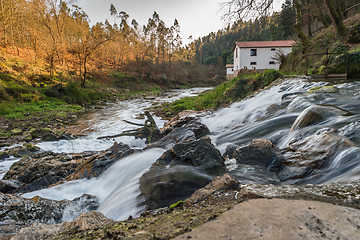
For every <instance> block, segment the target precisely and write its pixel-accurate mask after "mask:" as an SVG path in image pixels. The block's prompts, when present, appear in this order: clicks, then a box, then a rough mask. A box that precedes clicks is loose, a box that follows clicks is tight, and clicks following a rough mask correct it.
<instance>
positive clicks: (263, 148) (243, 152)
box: [233, 139, 283, 171]
mask: <svg viewBox="0 0 360 240" xmlns="http://www.w3.org/2000/svg"><path fill="white" fill-rule="evenodd" d="M233 156H234V158H235V159H236V162H237V163H240V164H249V165H260V166H264V167H266V168H269V169H270V170H271V171H277V170H279V169H280V168H281V166H282V164H283V157H282V155H281V153H280V149H279V148H278V147H276V146H275V145H274V144H273V143H272V142H271V141H270V140H264V139H255V140H252V141H251V143H250V144H248V145H246V146H243V147H238V148H237V149H236V150H235V151H234V153H233Z"/></svg>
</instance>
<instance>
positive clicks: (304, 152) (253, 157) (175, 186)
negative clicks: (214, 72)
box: [1, 79, 360, 239]
mask: <svg viewBox="0 0 360 240" xmlns="http://www.w3.org/2000/svg"><path fill="white" fill-rule="evenodd" d="M327 84H328V83H325V82H311V81H307V80H305V79H292V80H289V79H287V80H283V79H281V80H278V84H275V83H274V85H273V86H271V87H269V88H268V89H267V90H264V91H261V92H259V93H258V94H254V95H253V96H248V97H247V98H246V99H245V100H243V101H240V102H236V103H234V104H232V105H231V106H229V107H228V108H225V109H221V110H218V111H216V112H200V113H197V112H187V114H184V116H183V117H179V118H177V119H174V121H173V122H171V123H169V124H166V126H165V128H164V135H162V136H161V139H160V140H159V141H157V142H153V143H152V144H149V145H147V146H146V147H145V146H143V147H141V149H140V151H139V148H137V149H136V148H134V147H130V146H127V145H126V144H124V143H113V146H112V147H111V148H108V149H106V150H103V151H101V152H98V151H88V150H90V149H89V148H90V147H89V146H90V145H89V143H91V144H92V145H91V146H92V149H94V148H95V147H96V145H98V144H99V142H98V141H96V140H94V138H89V139H88V140H86V139H83V140H81V139H79V141H80V140H81V141H84V145H86V148H84V151H86V152H83V153H81V154H73V153H72V152H73V151H71V150H70V151H69V153H66V154H60V153H59V154H55V153H52V152H43V153H39V154H36V155H32V156H29V157H26V158H23V159H21V160H20V161H19V162H18V163H16V164H14V165H13V167H12V169H11V171H9V173H8V174H7V175H6V178H4V179H6V181H2V183H5V184H8V185H7V190H9V192H11V191H13V192H17V193H23V192H28V191H29V189H32V190H39V189H43V190H42V191H37V192H33V193H30V194H26V195H25V196H28V197H34V196H36V195H40V196H43V197H46V198H52V199H54V196H55V195H58V196H59V197H60V198H56V199H58V200H61V199H63V198H64V197H65V195H67V196H66V198H67V199H68V200H66V201H65V202H63V201H55V200H46V199H43V198H39V197H35V198H32V199H30V200H25V199H23V200H21V199H17V200H15V199H14V200H11V199H12V198H13V197H15V195H9V194H4V195H2V197H3V198H4V199H5V198H7V199H8V200H7V201H3V203H4V204H3V206H2V209H3V210H4V212H7V213H8V214H6V215H3V217H4V219H2V220H1V221H5V217H6V218H7V219H6V220H7V221H8V222H7V224H9V225H11V224H12V223H14V224H15V225H16V224H17V225H19V224H20V222H21V223H22V224H23V223H25V225H24V226H23V228H24V227H28V226H29V225H30V224H31V223H34V222H36V224H35V225H33V227H32V228H30V229H26V228H24V229H23V231H22V232H21V233H20V235H18V237H19V239H21V238H20V237H21V236H24V235H21V234H26V235H27V236H35V235H29V234H45V235H42V236H41V237H39V238H41V239H46V236H48V237H49V238H55V239H71V238H104V239H106V238H113V239H116V238H118V239H122V238H128V239H137V238H139V239H151V238H154V239H156V238H160V239H169V238H173V237H176V236H179V235H180V234H182V233H187V232H189V231H190V230H192V229H193V228H196V227H198V226H199V225H202V224H203V223H205V222H211V221H213V220H214V219H215V221H216V219H217V218H218V217H219V215H220V214H221V213H223V212H228V211H229V209H230V211H231V208H235V207H234V206H235V205H237V204H239V203H240V204H243V203H245V201H248V202H250V201H251V199H254V198H255V199H258V198H259V199H264V200H266V202H269V203H270V202H271V201H272V200H271V199H274V198H276V199H293V200H294V199H295V200H312V201H317V202H325V203H331V204H337V205H342V206H347V207H352V208H358V206H359V204H358V202H359V199H360V198H359V182H358V181H357V179H358V178H357V169H358V166H359V164H358V163H359V161H358V156H360V155H359V154H358V153H359V143H360V140H359V133H360V125H359V122H358V120H359V118H358V116H359V114H360V109H359V106H358V104H357V103H358V102H357V101H358V98H359V95H358V92H359V89H360V85H359V83H357V82H349V83H343V84H339V85H335V86H332V87H329V86H327ZM328 101H331V104H332V105H333V106H329V104H327V105H321V104H324V103H325V104H326V103H327V102H328ZM138 104H139V102H138V101H135V102H133V103H132V104H130V105H129V106H128V107H125V108H124V110H125V109H127V108H130V109H132V108H134V106H135V105H138ZM149 105H151V104H150V103H149V104H146V106H149ZM146 106H145V107H146ZM341 108H342V109H341ZM116 109H118V107H116ZM121 111H123V110H121ZM98 115H101V116H103V115H105V116H104V117H102V118H100V119H98V121H102V125H104V124H105V125H107V127H108V125H110V124H109V123H113V122H114V121H113V120H114V118H111V119H109V116H114V115H115V116H114V117H115V118H117V119H118V118H119V117H118V114H117V113H115V112H114V108H113V109H109V112H108V113H106V111H102V110H99V113H98ZM130 115H136V114H133V113H132V112H131V113H130V114H126V116H130ZM311 116H316V118H315V120H311ZM309 118H310V119H309ZM104 121H105V122H104ZM119 121H121V120H119ZM114 126H115V127H116V131H118V129H119V123H116V122H115V124H114ZM120 128H122V127H120ZM105 129H107V128H100V129H98V131H99V133H97V135H95V136H98V135H99V134H104V130H105ZM290 131H293V132H292V133H291V134H289V132H290ZM145 134H146V133H145ZM148 134H149V133H148ZM150 134H151V133H150ZM208 136H209V137H208ZM145 138H147V137H146V136H145ZM254 139H255V140H254ZM118 140H119V139H118ZM121 141H122V140H121ZM159 148H160V149H159ZM161 148H162V149H161ZM52 149H54V150H58V149H59V145H58V144H55V145H53V148H52ZM61 149H64V148H61ZM327 149H331V151H327ZM48 150H51V149H48ZM125 156H126V157H125ZM259 156H262V157H261V158H259ZM117 160H119V161H117ZM45 169H46V171H45V172H44V170H45ZM133 169H140V170H139V171H140V172H139V171H137V172H133ZM146 169H147V170H148V171H147V172H145V173H144V172H142V171H146ZM44 173H47V174H44ZM130 173H131V174H130ZM100 174H101V175H100ZM224 174H225V175H224ZM229 174H230V175H232V176H234V177H235V178H236V179H234V177H231V176H230V175H229ZM99 175H100V177H98V178H97V176H99ZM214 175H217V176H219V177H216V178H215V179H214ZM120 176H121V177H120ZM221 176H223V177H221ZM86 178H87V179H86ZM63 179H67V180H70V179H72V180H77V181H73V182H72V184H61V183H63ZM81 179H82V180H81ZM212 179H214V181H213V182H212V183H210V184H208V183H209V182H210V181H211V180H212ZM221 179H223V181H220V182H218V181H219V180H221ZM49 180H51V181H49ZM89 180H90V181H89ZM59 181H60V182H59ZM254 182H258V184H254ZM341 182H345V183H341ZM194 183H196V184H194ZM306 183H311V184H306ZM321 183H326V184H321ZM15 184H17V185H15ZM50 184H53V185H52V186H54V185H57V187H51V188H47V187H48V186H49V185H50ZM58 184H59V185H58ZM88 184H91V186H92V187H91V186H89V185H88ZM206 184H208V185H207V186H206V187H205V188H202V189H200V190H199V188H201V187H203V186H205V185H206ZM199 185H202V186H199ZM5 186H6V185H5ZM93 187H95V188H93ZM3 189H4V188H3ZM87 189H88V190H87ZM89 189H90V191H89ZM100 189H101V191H100ZM189 189H190V190H191V191H192V190H193V191H196V190H198V191H196V192H195V193H193V191H192V192H190V191H188V190H189ZM74 190H76V191H74ZM105 190H106V191H108V192H106V191H105ZM30 191H31V190H30ZM139 191H140V192H141V195H139V193H140V192H139ZM179 192H181V193H185V192H186V194H183V195H181V196H179V195H178V193H179ZM70 193H73V194H74V193H75V194H76V195H71V194H70ZM84 193H85V194H92V195H94V196H90V197H87V199H88V200H91V199H93V200H94V201H91V203H90V206H92V207H94V202H96V201H95V200H96V199H97V200H99V202H98V203H97V206H99V205H100V207H95V209H97V210H98V211H99V212H102V213H104V214H105V215H106V216H107V217H108V218H113V219H115V220H121V219H126V218H128V220H125V221H113V220H111V219H108V218H106V217H104V216H103V215H101V214H100V213H86V214H84V215H82V216H80V217H79V218H77V219H75V220H73V221H72V219H70V218H69V216H68V215H69V211H68V210H69V208H67V206H72V205H74V204H75V202H76V201H78V200H71V199H73V198H74V197H78V196H80V195H81V194H84ZM192 193H193V195H191V194H192ZM68 194H70V195H68ZM186 199H187V200H186ZM179 200H180V201H179ZM185 200H186V201H185ZM26 201H27V202H26ZM49 201H52V202H51V203H49ZM145 201H146V202H145ZM16 202H17V203H16ZM11 203H14V204H12V205H11ZM15 203H16V204H15ZM60 203H61V204H60ZM144 203H145V204H147V206H148V207H149V209H152V210H149V211H144V206H143V204H144ZM59 204H60V205H61V206H59V208H58V210H57V211H56V213H57V215H56V216H54V220H51V219H48V218H46V217H47V215H46V214H44V213H46V212H49V207H50V208H51V207H53V206H58V205H59ZM87 204H89V203H86V204H85V205H82V206H83V207H82V208H81V209H84V208H85V207H86V206H89V205H87ZM266 204H267V203H266ZM304 204H305V205H307V204H308V203H304ZM95 205H96V204H95ZM284 205H286V204H284ZM291 205H292V203H290V205H289V206H291ZM44 206H45V207H44ZM255 206H256V203H254V205H253V203H251V205H250V208H252V207H254V208H255ZM317 206H318V205H317ZM322 206H324V207H326V206H325V205H321V206H319V207H322ZM6 207H8V208H7V209H8V210H5V208H6ZM310 207H312V206H310ZM236 208H238V207H236ZM247 208H248V207H247ZM317 208H318V207H315V209H317ZM24 209H36V211H37V212H38V213H39V214H32V211H29V212H27V213H29V214H26V215H24V214H23V210H24ZM64 209H65V210H67V211H64ZM128 209H133V210H134V211H131V212H130V211H128ZM248 210H249V212H250V213H251V209H248ZM345 210H346V209H345ZM120 212H121V214H120ZM310 212H311V213H312V214H313V215H315V216H316V217H317V218H318V219H320V220H321V218H322V217H321V216H322V215H316V214H317V213H316V212H314V211H310ZM70 213H72V212H71V211H70ZM139 213H143V214H142V216H141V217H138V218H135V217H134V216H137V214H139ZM286 213H287V211H286V212H285V213H282V215H281V217H285V218H286V217H288V216H287V215H286ZM42 214H43V215H42ZM344 214H345V211H344ZM124 215H125V216H124ZM130 215H132V216H131V217H130ZM337 215H339V216H340V214H337ZM64 216H66V219H67V220H69V221H70V222H68V223H62V220H63V219H64ZM73 216H78V215H74V214H73ZM202 216H204V217H202ZM344 216H345V215H344ZM55 217H56V218H55ZM24 219H25V220H26V221H25V222H24V221H23V220H24ZM219 219H220V218H219ZM351 219H352V216H351ZM270 220H271V219H270ZM310 220H311V218H309V219H304V221H303V222H301V224H305V223H306V222H307V221H310ZM325 220H326V223H327V220H328V219H325ZM330 220H331V219H330ZM51 221H54V222H55V223H56V225H44V224H39V223H46V224H49V223H52V222H51ZM351 221H352V220H351ZM330 222H331V221H330ZM331 223H332V222H331ZM352 223H354V224H355V225H354V226H356V224H357V223H356V219H355V220H354V221H352ZM292 224H294V225H293V226H294V227H298V226H299V225H296V224H299V222H293V223H292ZM309 226H310V228H313V227H316V226H317V225H316V224H315V225H314V224H313V223H312V222H309ZM301 227H302V228H303V229H306V227H307V226H303V225H301ZM319 227H320V229H323V228H322V225H321V226H320V225H319ZM355 228H356V227H355ZM335 229H338V230H339V229H340V230H339V231H343V229H342V227H341V226H338V227H336V228H335ZM310 230H311V229H310ZM323 230H324V231H326V229H323ZM17 231H18V230H17ZM321 231H322V230H321ZM15 232H16V231H15ZM343 232H345V231H343ZM255 233H256V231H255ZM46 234H48V235H46ZM190 234H191V233H190ZM316 234H318V233H316ZM326 234H328V233H327V232H326ZM329 234H330V233H329ZM185 236H186V235H185ZM186 237H187V236H186ZM320 237H321V236H320ZM15 239H16V238H15Z"/></svg>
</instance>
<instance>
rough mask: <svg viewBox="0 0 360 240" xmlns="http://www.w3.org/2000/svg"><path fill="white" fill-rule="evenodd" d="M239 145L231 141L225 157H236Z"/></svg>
mask: <svg viewBox="0 0 360 240" xmlns="http://www.w3.org/2000/svg"><path fill="white" fill-rule="evenodd" d="M238 147H239V146H238V145H235V144H233V143H230V144H229V145H227V146H226V149H225V152H224V154H223V157H224V158H234V152H235V150H236V149H237V148H238Z"/></svg>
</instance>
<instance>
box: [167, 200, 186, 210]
mask: <svg viewBox="0 0 360 240" xmlns="http://www.w3.org/2000/svg"><path fill="white" fill-rule="evenodd" d="M184 203H185V202H184V201H178V202H177V203H174V204H172V205H171V206H170V207H169V210H170V211H173V210H174V209H175V208H177V207H180V206H182V205H183V204H184Z"/></svg>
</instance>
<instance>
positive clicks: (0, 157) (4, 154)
mask: <svg viewBox="0 0 360 240" xmlns="http://www.w3.org/2000/svg"><path fill="white" fill-rule="evenodd" d="M9 157H10V156H9V154H8V153H7V152H0V160H4V159H5V158H9Z"/></svg>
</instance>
